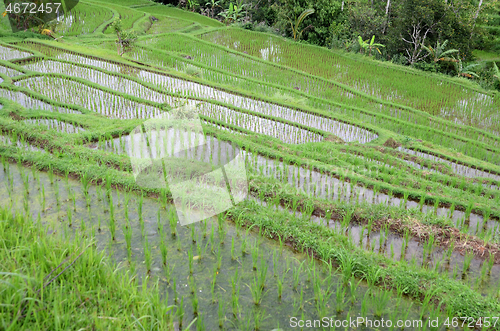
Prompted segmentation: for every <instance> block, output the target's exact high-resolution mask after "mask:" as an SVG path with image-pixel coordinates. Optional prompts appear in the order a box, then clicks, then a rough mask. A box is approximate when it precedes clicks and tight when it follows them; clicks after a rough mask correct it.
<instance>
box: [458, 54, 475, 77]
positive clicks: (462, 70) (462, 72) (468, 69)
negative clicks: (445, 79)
mask: <svg viewBox="0 0 500 331" xmlns="http://www.w3.org/2000/svg"><path fill="white" fill-rule="evenodd" d="M453 62H454V63H453V64H454V65H455V71H456V72H457V76H459V77H467V78H472V77H476V78H479V76H478V75H477V74H476V73H475V72H474V71H472V68H475V67H477V66H478V65H479V63H471V64H469V65H467V66H465V67H464V65H463V64H462V60H461V59H460V58H459V59H458V60H456V61H453Z"/></svg>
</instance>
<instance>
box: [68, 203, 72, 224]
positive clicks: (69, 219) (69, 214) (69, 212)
mask: <svg viewBox="0 0 500 331" xmlns="http://www.w3.org/2000/svg"><path fill="white" fill-rule="evenodd" d="M67 216H68V226H69V227H71V226H72V225H73V218H72V216H71V209H70V208H69V206H68V211H67Z"/></svg>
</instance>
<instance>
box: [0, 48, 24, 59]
mask: <svg viewBox="0 0 500 331" xmlns="http://www.w3.org/2000/svg"><path fill="white" fill-rule="evenodd" d="M31 55H32V54H31V53H28V52H24V51H20V50H18V49H15V48H11V47H5V46H1V45H0V60H7V61H9V60H13V59H21V58H24V57H29V56H31Z"/></svg>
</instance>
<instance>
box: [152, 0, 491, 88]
mask: <svg viewBox="0 0 500 331" xmlns="http://www.w3.org/2000/svg"><path fill="white" fill-rule="evenodd" d="M156 1H157V2H163V3H165V4H169V5H177V6H179V7H184V8H186V9H188V10H191V11H197V12H200V13H202V14H204V15H206V16H210V17H213V18H216V19H219V20H220V21H222V22H225V23H227V24H229V23H237V24H240V25H241V26H242V27H244V28H246V29H251V30H258V31H265V32H271V33H276V34H280V35H283V36H287V37H293V36H294V31H293V30H294V28H293V24H291V21H292V22H295V20H296V19H297V18H298V17H299V16H300V15H301V13H303V12H304V11H305V10H307V9H314V14H312V15H309V16H307V17H306V18H305V19H304V20H303V21H302V22H301V27H300V30H303V33H302V34H301V35H300V36H299V37H300V39H301V40H302V42H306V43H311V44H315V45H319V46H325V47H330V48H342V49H345V50H347V51H352V52H359V51H361V52H362V51H363V46H362V45H361V44H360V43H358V39H359V37H361V39H362V40H366V39H371V38H372V36H375V42H376V43H379V44H382V45H384V46H385V47H383V48H379V50H380V52H373V53H371V52H369V53H370V54H371V55H373V56H375V57H376V58H377V59H379V60H389V61H392V62H394V63H398V64H404V65H411V66H414V67H416V68H419V69H422V70H425V71H431V72H442V73H445V74H449V75H452V76H457V75H458V76H460V75H461V73H460V71H457V66H455V65H454V64H453V62H455V63H456V62H457V61H458V59H460V60H461V61H464V64H465V62H470V61H473V60H475V57H474V55H473V51H474V50H475V49H479V50H487V51H495V50H496V51H498V50H497V49H496V47H498V46H497V45H498V39H497V37H498V33H497V32H498V31H496V30H494V29H490V28H489V26H488V24H491V25H493V26H494V25H495V19H497V18H498V17H499V15H498V14H499V13H500V12H499V10H500V9H499V7H498V4H499V2H498V0H493V1H488V2H484V1H476V0H460V1H447V0H410V1H402V0H386V1H378V2H374V1H373V0H371V1H367V0H355V1H343V0H279V1H269V0H264V1H263V0H239V1H230V0H219V1H215V0H211V1H207V2H206V3H205V1H199V0H180V1H178V0H176V1H174V0H156ZM235 8H236V9H237V10H235ZM228 15H229V16H230V17H231V18H230V19H228ZM445 41H447V49H455V50H457V51H458V52H456V53H455V54H454V55H453V58H454V59H455V61H434V60H433V58H432V54H430V53H429V52H428V51H426V49H425V48H426V47H427V48H428V47H432V48H435V47H437V46H439V44H442V43H443V42H445ZM444 51H446V50H444ZM367 54H368V52H367ZM493 71H494V69H493V66H492V64H491V63H489V62H488V63H483V64H482V66H479V67H476V68H475V69H474V72H477V73H479V75H478V77H481V79H479V82H480V84H481V85H482V86H483V87H485V88H494V87H495V86H496V84H495V80H494V79H492V76H493V74H494V72H493ZM471 77H473V75H471Z"/></svg>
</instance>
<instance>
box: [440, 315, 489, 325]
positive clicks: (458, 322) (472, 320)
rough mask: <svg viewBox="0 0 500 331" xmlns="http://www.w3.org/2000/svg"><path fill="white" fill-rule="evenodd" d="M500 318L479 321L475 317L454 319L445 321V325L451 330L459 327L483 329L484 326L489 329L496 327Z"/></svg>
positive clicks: (486, 318)
mask: <svg viewBox="0 0 500 331" xmlns="http://www.w3.org/2000/svg"><path fill="white" fill-rule="evenodd" d="M498 319H499V317H496V316H495V317H480V318H478V319H475V318H474V317H453V318H449V317H448V318H447V319H446V320H445V321H444V323H443V324H444V325H445V326H447V327H449V328H451V327H453V328H457V327H462V328H463V327H468V328H475V327H479V328H482V327H483V326H484V327H486V328H488V327H490V326H491V327H495V326H496V324H497V322H498Z"/></svg>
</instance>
